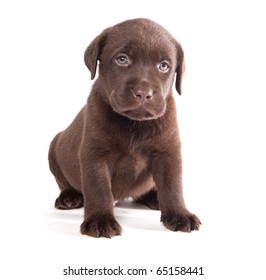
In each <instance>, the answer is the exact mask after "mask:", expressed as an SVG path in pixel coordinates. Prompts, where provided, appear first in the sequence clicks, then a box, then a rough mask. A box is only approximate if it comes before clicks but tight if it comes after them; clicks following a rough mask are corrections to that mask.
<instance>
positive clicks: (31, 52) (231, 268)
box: [0, 0, 266, 280]
mask: <svg viewBox="0 0 266 280" xmlns="http://www.w3.org/2000/svg"><path fill="white" fill-rule="evenodd" d="M265 9H266V6H265V4H264V3H263V1H256V0H253V1H189V0H186V1H177V0H176V1H170V0H164V1H156V0H153V1H143V0H141V1H139V0H134V1H121V0H119V1H103V0H102V1H68V0H64V1H56V0H54V1H26V0H25V1H1V2H0V40H1V41H0V94H1V97H0V114H1V115H0V125H1V130H0V131H1V137H0V141H1V145H0V149H1V150H0V152H1V154H0V164H1V175H0V176H1V190H2V191H1V193H2V194H1V203H0V205H1V212H0V213H1V238H0V242H1V249H0V255H1V259H2V261H1V270H0V275H1V276H0V277H1V278H2V279H55V280H59V279H104V278H103V277H92V276H90V278H89V277H88V276H87V277H85V276H83V277H82V276H79V277H78V276H77V277H76V278H75V277H71V276H68V277H67V276H63V269H64V268H67V267H68V266H69V265H70V266H71V267H73V268H79V267H81V266H86V267H89V268H101V267H104V266H105V267H109V268H116V267H117V266H118V265H121V266H123V267H124V268H147V269H149V271H150V270H153V271H154V272H153V274H152V273H150V274H149V276H145V277H144V276H142V277H140V278H141V279H157V276H156V275H155V271H156V268H157V267H159V266H168V267H170V266H173V267H175V266H187V267H189V266H193V267H194V266H202V267H203V269H204V273H205V276H189V275H187V276H182V277H180V279H211V280H214V279H215V280H219V279H243V278H244V279H256V280H260V279H265V269H264V268H263V266H265V259H266V256H265V249H266V248H265V234H266V232H265V210H266V209H265V191H264V189H265V187H266V170H265V168H266V149H265V143H266V136H265V135H266V133H265V119H266V113H265V103H266V101H265V100H266V99H265V95H266V79H265V65H266V55H265V50H266V42H265V33H266V32H265V26H266V20H265ZM135 17H147V18H150V19H153V20H155V21H157V22H158V23H160V24H161V25H163V26H164V27H166V28H167V29H168V30H169V31H170V32H171V33H172V34H173V35H174V36H175V37H176V38H177V40H178V41H180V43H181V44H182V46H183V49H184V52H185V57H186V73H185V77H184V80H183V95H182V96H181V97H179V96H177V98H176V100H177V108H178V117H179V123H180V130H181V137H182V143H183V158H184V192H185V200H186V203H187V206H188V208H189V209H190V210H191V211H192V212H194V213H196V214H197V215H198V216H199V217H200V219H201V220H202V224H203V225H202V227H201V229H200V231H198V232H193V233H190V234H185V233H173V232H169V231H167V230H166V229H164V228H163V226H162V225H161V224H160V222H159V218H160V215H159V212H158V211H151V210H146V209H145V208H144V207H137V205H134V204H132V203H129V202H127V203H125V204H124V205H120V206H119V207H117V208H116V209H115V213H116V216H117V219H118V221H119V222H120V224H121V225H122V227H123V235H122V236H120V237H115V238H113V239H111V240H107V239H94V238H90V237H86V236H82V235H80V234H79V225H80V223H81V222H82V215H83V213H82V210H81V209H80V210H75V211H69V212H64V211H58V210H54V208H53V203H54V200H55V198H56V197H57V195H58V194H59V191H58V188H57V185H56V183H55V181H54V179H53V177H52V175H51V174H50V172H49V169H48V162H47V151H48V147H49V143H50V141H51V139H52V138H53V137H54V135H55V134H56V133H57V132H58V131H60V130H62V129H64V128H65V127H66V126H67V125H68V124H69V123H70V122H71V120H72V119H73V118H74V116H75V115H76V114H77V112H78V111H79V110H80V108H81V107H82V106H83V105H84V103H85V102H86V98H87V95H88V94H89V91H90V88H91V85H92V82H91V81H90V73H89V72H88V70H87V68H86V67H85V65H84V63H83V53H84V50H85V48H86V47H87V45H88V44H89V43H90V41H91V40H92V39H93V38H94V37H95V36H96V35H98V34H99V33H100V32H101V31H102V30H103V29H104V28H106V27H108V26H111V25H114V24H116V23H118V22H120V21H122V20H126V19H130V18H135ZM2 276H4V277H2ZM123 277H124V278H126V279H138V277H137V276H134V277H125V276H123ZM109 278H110V279H120V278H121V277H118V276H116V277H114V278H112V277H109ZM158 279H179V278H178V277H174V276H165V277H163V276H161V277H159V276H158Z"/></svg>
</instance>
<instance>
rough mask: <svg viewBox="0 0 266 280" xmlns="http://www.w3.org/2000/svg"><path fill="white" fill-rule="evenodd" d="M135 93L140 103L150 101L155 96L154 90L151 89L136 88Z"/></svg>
mask: <svg viewBox="0 0 266 280" xmlns="http://www.w3.org/2000/svg"><path fill="white" fill-rule="evenodd" d="M133 95H134V97H135V99H136V100H137V102H139V103H146V102H148V101H150V100H151V99H152V97H153V91H152V90H151V89H148V90H140V89H139V90H136V91H133Z"/></svg>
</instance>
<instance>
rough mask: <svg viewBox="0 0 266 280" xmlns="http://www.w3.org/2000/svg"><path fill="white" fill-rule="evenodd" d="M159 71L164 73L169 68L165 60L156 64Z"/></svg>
mask: <svg viewBox="0 0 266 280" xmlns="http://www.w3.org/2000/svg"><path fill="white" fill-rule="evenodd" d="M158 68H159V71H160V72H163V73H166V72H168V70H169V69H170V66H169V64H168V62H167V61H163V62H161V63H160V64H159V65H158Z"/></svg>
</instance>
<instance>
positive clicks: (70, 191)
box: [48, 133, 83, 210]
mask: <svg viewBox="0 0 266 280" xmlns="http://www.w3.org/2000/svg"><path fill="white" fill-rule="evenodd" d="M59 135H60V133H59V134H57V135H56V137H55V138H54V139H53V141H52V142H51V145H50V149H49V155H48V158H49V167H50V170H51V172H52V173H53V175H54V176H55V180H56V182H57V184H58V186H59V189H60V190H61V193H60V195H59V196H58V198H57V199H56V200H55V205H54V206H55V208H57V209H63V210H67V209H74V208H81V207H83V195H82V193H80V192H79V191H77V190H75V189H74V188H73V187H72V186H71V185H70V183H69V182H68V181H67V179H66V178H65V176H64V174H63V172H62V170H61V168H60V166H59V164H58V162H57V160H56V152H55V146H56V142H57V139H58V137H59Z"/></svg>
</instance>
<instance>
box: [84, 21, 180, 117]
mask: <svg viewBox="0 0 266 280" xmlns="http://www.w3.org/2000/svg"><path fill="white" fill-rule="evenodd" d="M183 57H184V55H183V50H182V48H181V46H180V44H179V43H178V42H177V41H176V40H175V39H174V38H173V37H172V36H171V34H170V33H169V32H168V31H167V30H166V29H164V28H163V27H162V26H160V25H158V24H157V23H155V22H153V21H150V20H148V19H133V20H128V21H124V22H122V23H120V24H117V25H115V26H113V27H110V28H107V29H105V30H104V31H103V32H102V33H101V34H100V35H99V36H98V37H96V38H95V39H94V40H93V41H92V42H91V44H90V45H89V46H88V48H87V50H86V51H85V56H84V59H85V64H86V65H87V67H88V68H89V70H90V72H91V78H92V79H93V78H94V77H95V74H96V70H97V62H98V61H99V78H100V79H101V83H102V86H103V87H104V88H105V94H106V95H107V100H108V102H109V104H110V106H111V107H112V108H113V110H114V111H115V112H117V113H119V114H121V115H124V116H126V117H128V118H130V119H133V120H150V119H156V118H158V117H161V116H162V115H163V114H164V112H165V110H166V98H167V96H168V95H169V94H171V91H172V85H173V82H174V78H175V74H176V83H175V85H176V90H177V91H178V93H179V94H181V79H182V75H183V68H184V66H183Z"/></svg>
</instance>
